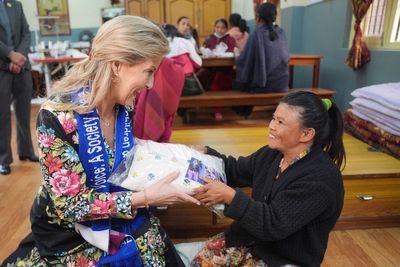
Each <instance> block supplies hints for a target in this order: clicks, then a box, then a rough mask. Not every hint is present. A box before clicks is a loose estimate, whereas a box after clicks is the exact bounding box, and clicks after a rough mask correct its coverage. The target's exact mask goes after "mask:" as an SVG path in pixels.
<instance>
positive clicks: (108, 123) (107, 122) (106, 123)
mask: <svg viewBox="0 0 400 267" xmlns="http://www.w3.org/2000/svg"><path fill="white" fill-rule="evenodd" d="M99 118H100V120H101V121H102V122H103V123H104V125H105V126H106V127H107V128H110V126H111V122H109V121H106V120H105V119H102V118H101V117H100V116H99Z"/></svg>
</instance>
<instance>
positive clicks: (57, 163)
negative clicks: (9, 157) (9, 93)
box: [37, 109, 136, 222]
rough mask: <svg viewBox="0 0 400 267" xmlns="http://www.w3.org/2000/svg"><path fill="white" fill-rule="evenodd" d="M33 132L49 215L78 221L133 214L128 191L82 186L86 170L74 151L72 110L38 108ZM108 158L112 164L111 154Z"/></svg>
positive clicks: (74, 131)
mask: <svg viewBox="0 0 400 267" xmlns="http://www.w3.org/2000/svg"><path fill="white" fill-rule="evenodd" d="M37 136H38V146H39V155H40V166H41V170H42V174H43V181H42V183H43V185H42V187H43V189H44V190H45V191H47V194H48V195H49V197H50V202H51V203H52V206H53V209H54V210H53V209H52V210H53V211H54V213H55V214H52V215H53V216H52V217H53V218H54V217H56V218H58V219H61V220H64V221H68V222H80V221H88V220H96V219H104V218H110V217H115V218H124V219H131V218H133V217H134V216H135V215H136V210H133V211H132V207H131V198H132V192H129V191H128V192H114V193H98V192H94V191H93V189H91V188H88V187H87V186H86V173H85V171H84V169H83V166H82V164H81V161H80V159H79V155H78V152H77V151H78V146H79V140H78V133H77V122H76V119H75V117H74V113H73V112H72V111H68V112H59V111H50V110H47V109H42V110H41V111H40V112H39V115H38V120H37ZM108 152H110V149H109V151H108ZM109 158H110V165H111V166H112V164H113V161H114V156H113V155H109ZM48 212H49V210H48Z"/></svg>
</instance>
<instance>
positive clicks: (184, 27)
mask: <svg viewBox="0 0 400 267" xmlns="http://www.w3.org/2000/svg"><path fill="white" fill-rule="evenodd" d="M176 28H177V30H178V32H180V33H181V34H188V33H190V20H189V19H188V18H183V19H181V20H180V21H179V23H178V26H177V27H176Z"/></svg>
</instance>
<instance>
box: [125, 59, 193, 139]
mask: <svg viewBox="0 0 400 267" xmlns="http://www.w3.org/2000/svg"><path fill="white" fill-rule="evenodd" d="M184 80H185V74H184V71H183V67H182V65H181V64H180V63H179V62H177V61H175V60H173V59H170V58H167V57H165V58H164V59H163V60H162V61H161V64H160V66H159V67H158V70H157V72H156V73H155V74H154V85H153V88H151V89H150V90H143V91H141V92H140V93H139V94H138V96H137V97H136V103H135V116H134V120H133V132H134V134H135V137H137V138H140V139H144V140H153V141H156V142H161V143H168V142H169V140H170V138H171V134H172V122H173V120H174V116H175V113H176V111H177V110H178V106H179V99H180V96H181V94H182V89H183V84H184Z"/></svg>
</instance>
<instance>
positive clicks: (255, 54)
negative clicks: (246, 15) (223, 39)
mask: <svg viewBox="0 0 400 267" xmlns="http://www.w3.org/2000/svg"><path fill="white" fill-rule="evenodd" d="M276 15H277V11H276V7H275V6H274V5H273V4H271V3H264V4H262V5H261V6H260V7H259V8H258V9H257V16H256V23H257V27H256V29H255V30H254V32H253V33H251V34H250V36H249V39H248V41H247V43H246V45H245V47H244V48H243V51H242V52H241V53H240V55H239V56H238V57H237V58H236V66H237V68H236V79H235V82H234V84H233V86H234V89H238V90H242V91H248V92H254V93H272V92H286V91H287V90H288V83H289V72H288V62H289V51H288V46H287V40H286V36H285V33H284V31H283V29H282V28H280V27H279V26H277V25H275V24H274V23H275V20H276Z"/></svg>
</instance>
